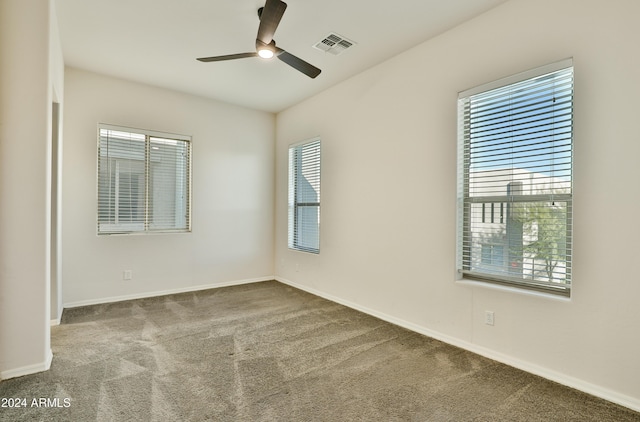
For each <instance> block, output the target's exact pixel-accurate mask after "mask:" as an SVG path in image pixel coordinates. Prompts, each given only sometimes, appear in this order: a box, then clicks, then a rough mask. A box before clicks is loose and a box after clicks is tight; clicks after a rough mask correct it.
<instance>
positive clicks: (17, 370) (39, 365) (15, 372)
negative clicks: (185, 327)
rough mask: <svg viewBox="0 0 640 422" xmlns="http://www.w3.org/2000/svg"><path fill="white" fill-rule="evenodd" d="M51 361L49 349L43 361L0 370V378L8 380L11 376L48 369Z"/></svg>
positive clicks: (20, 375) (15, 376)
mask: <svg viewBox="0 0 640 422" xmlns="http://www.w3.org/2000/svg"><path fill="white" fill-rule="evenodd" d="M52 361H53V352H52V351H51V349H49V353H48V354H47V358H46V360H45V361H44V362H41V363H36V364H33V365H27V366H23V367H20V368H14V369H8V370H6V371H2V372H0V380H8V379H11V378H17V377H23V376H25V375H31V374H35V373H37V372H43V371H48V370H49V368H51V362H52Z"/></svg>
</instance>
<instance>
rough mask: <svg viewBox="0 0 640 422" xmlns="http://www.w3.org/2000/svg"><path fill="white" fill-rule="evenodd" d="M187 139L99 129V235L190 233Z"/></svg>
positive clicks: (107, 127)
mask: <svg viewBox="0 0 640 422" xmlns="http://www.w3.org/2000/svg"><path fill="white" fill-rule="evenodd" d="M190 165H191V141H190V138H189V137H186V136H177V135H169V134H163V133H158V132H151V131H144V130H139V129H129V128H122V127H116V126H110V125H104V124H100V125H99V126H98V234H114V233H134V232H142V233H144V232H171V231H175V232H186V231H190V229H191V219H190V214H191V210H190V200H191V198H190V191H191V168H190Z"/></svg>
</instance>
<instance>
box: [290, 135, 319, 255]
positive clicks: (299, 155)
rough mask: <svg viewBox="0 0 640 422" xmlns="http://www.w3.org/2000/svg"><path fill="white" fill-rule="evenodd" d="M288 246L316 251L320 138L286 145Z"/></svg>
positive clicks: (317, 250)
mask: <svg viewBox="0 0 640 422" xmlns="http://www.w3.org/2000/svg"><path fill="white" fill-rule="evenodd" d="M289 248H291V249H296V250H299V251H305V252H312V253H319V252H320V139H313V140H311V141H305V142H303V143H300V144H296V145H292V146H291V147H289Z"/></svg>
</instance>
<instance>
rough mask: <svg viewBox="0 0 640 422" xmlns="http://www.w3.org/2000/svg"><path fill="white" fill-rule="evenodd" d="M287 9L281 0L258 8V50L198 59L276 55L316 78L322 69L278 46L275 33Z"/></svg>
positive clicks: (213, 60)
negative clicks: (274, 37)
mask: <svg viewBox="0 0 640 422" xmlns="http://www.w3.org/2000/svg"><path fill="white" fill-rule="evenodd" d="M286 9H287V3H285V2H283V1H281V0H267V2H266V3H265V5H264V7H261V8H260V9H258V17H259V18H260V26H259V27H258V35H257V37H256V51H255V52H252V53H239V54H229V55H226V56H214V57H201V58H199V59H197V60H199V61H201V62H219V61H224V60H235V59H244V58H247V57H261V58H263V59H270V58H272V57H273V56H276V57H277V58H278V59H280V60H281V61H283V62H285V63H286V64H288V65H289V66H291V67H293V68H294V69H296V70H298V71H300V72H302V73H304V74H305V75H307V76H308V77H310V78H315V77H316V76H318V75H319V74H320V69H318V68H317V67H315V66H313V65H311V64H309V63H307V62H305V61H304V60H302V59H300V58H298V57H296V56H294V55H293V54H291V53H288V52H286V51H284V50H283V49H281V48H279V47H277V46H276V42H275V41H274V40H273V35H274V34H275V32H276V29H277V28H278V24H279V23H280V19H282V15H284V11H285V10H286Z"/></svg>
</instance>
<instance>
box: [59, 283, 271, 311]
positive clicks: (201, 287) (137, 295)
mask: <svg viewBox="0 0 640 422" xmlns="http://www.w3.org/2000/svg"><path fill="white" fill-rule="evenodd" d="M270 280H275V277H274V276H267V277H259V278H249V279H245V280H234V281H226V282H222V283H211V284H202V285H199V286H190V287H182V288H179V289H168V290H159V291H155V292H142V293H134V294H130V295H123V296H110V297H102V298H96V299H87V300H80V301H77V302H69V303H65V304H64V305H63V308H65V309H67V308H77V307H79V306H89V305H99V304H102V303H112V302H122V301H125V300H132V299H145V298H148V297H155V296H165V295H172V294H177V293H189V292H196V291H199V290H208V289H216V288H218V287H229V286H239V285H241V284H251V283H259V282H261V281H270Z"/></svg>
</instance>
